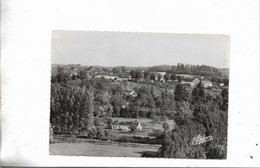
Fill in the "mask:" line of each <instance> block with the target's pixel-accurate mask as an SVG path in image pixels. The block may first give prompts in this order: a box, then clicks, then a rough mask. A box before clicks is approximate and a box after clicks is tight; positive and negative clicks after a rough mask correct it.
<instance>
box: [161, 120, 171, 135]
mask: <svg viewBox="0 0 260 168" xmlns="http://www.w3.org/2000/svg"><path fill="white" fill-rule="evenodd" d="M162 127H163V129H164V132H165V133H167V132H168V131H169V128H170V127H169V124H168V123H167V122H163V123H162Z"/></svg>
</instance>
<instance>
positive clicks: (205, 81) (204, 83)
mask: <svg viewBox="0 0 260 168" xmlns="http://www.w3.org/2000/svg"><path fill="white" fill-rule="evenodd" d="M201 84H202V86H203V87H204V88H212V86H213V84H212V82H211V81H208V80H203V81H201Z"/></svg>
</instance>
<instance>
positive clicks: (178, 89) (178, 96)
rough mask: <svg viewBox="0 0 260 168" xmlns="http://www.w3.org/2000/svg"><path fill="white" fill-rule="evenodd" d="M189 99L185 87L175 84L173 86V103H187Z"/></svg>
mask: <svg viewBox="0 0 260 168" xmlns="http://www.w3.org/2000/svg"><path fill="white" fill-rule="evenodd" d="M188 99H189V95H188V92H187V91H186V89H185V87H184V86H182V85H180V84H177V85H176V86H175V90H174V100H175V101H180V100H183V101H187V100H188Z"/></svg>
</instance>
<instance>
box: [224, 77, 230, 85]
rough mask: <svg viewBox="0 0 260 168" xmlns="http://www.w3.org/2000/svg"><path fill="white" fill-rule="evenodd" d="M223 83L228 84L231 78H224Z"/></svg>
mask: <svg viewBox="0 0 260 168" xmlns="http://www.w3.org/2000/svg"><path fill="white" fill-rule="evenodd" d="M223 83H224V84H225V86H228V84H229V79H228V78H224V79H223Z"/></svg>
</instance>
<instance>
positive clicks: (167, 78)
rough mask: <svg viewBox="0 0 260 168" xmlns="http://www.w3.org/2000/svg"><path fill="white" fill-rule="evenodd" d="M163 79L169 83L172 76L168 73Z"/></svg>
mask: <svg viewBox="0 0 260 168" xmlns="http://www.w3.org/2000/svg"><path fill="white" fill-rule="evenodd" d="M163 77H164V79H165V81H168V80H169V79H170V74H169V73H166V74H164V76H163Z"/></svg>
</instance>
